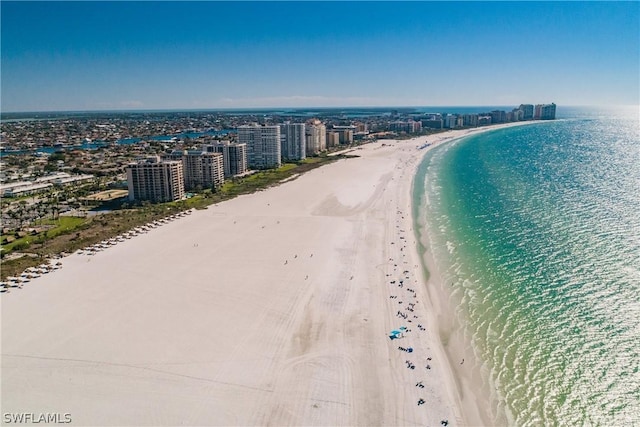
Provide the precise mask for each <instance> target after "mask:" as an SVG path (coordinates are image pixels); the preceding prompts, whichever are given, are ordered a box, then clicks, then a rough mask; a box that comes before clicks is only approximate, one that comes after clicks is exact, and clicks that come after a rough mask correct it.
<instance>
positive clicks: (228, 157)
mask: <svg viewBox="0 0 640 427" xmlns="http://www.w3.org/2000/svg"><path fill="white" fill-rule="evenodd" d="M204 150H205V151H207V152H209V153H220V154H222V163H223V165H224V177H225V178H229V177H232V176H236V175H242V174H243V173H245V172H246V171H247V144H231V143H230V142H229V141H223V142H220V143H218V144H213V145H206V146H205V147H204Z"/></svg>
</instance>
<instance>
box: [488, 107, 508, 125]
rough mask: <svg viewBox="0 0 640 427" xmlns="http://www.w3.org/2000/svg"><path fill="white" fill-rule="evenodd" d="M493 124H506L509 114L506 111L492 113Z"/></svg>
mask: <svg viewBox="0 0 640 427" xmlns="http://www.w3.org/2000/svg"><path fill="white" fill-rule="evenodd" d="M489 114H490V115H491V123H504V122H506V121H507V112H506V111H504V110H493V111H492V112H491V113H489Z"/></svg>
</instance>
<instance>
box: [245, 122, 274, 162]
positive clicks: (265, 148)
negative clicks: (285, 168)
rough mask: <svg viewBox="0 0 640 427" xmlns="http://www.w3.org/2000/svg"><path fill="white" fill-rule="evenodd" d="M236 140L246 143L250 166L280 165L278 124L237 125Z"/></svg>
mask: <svg viewBox="0 0 640 427" xmlns="http://www.w3.org/2000/svg"><path fill="white" fill-rule="evenodd" d="M238 141H239V142H240V143H241V144H246V145H247V163H248V166H249V167H250V168H255V169H269V168H277V167H280V165H281V164H282V163H281V156H280V126H264V125H263V126H258V125H250V126H249V125H245V126H240V127H238Z"/></svg>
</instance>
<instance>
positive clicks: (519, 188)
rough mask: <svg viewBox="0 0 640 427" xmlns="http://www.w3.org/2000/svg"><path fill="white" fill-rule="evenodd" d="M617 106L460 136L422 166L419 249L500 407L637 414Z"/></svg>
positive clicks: (517, 413)
mask: <svg viewBox="0 0 640 427" xmlns="http://www.w3.org/2000/svg"><path fill="white" fill-rule="evenodd" d="M625 113H628V111H627V112H625ZM616 114H617V115H616V116H611V113H604V114H598V113H593V112H588V113H587V112H584V111H583V112H580V111H576V112H573V113H572V114H570V117H568V118H566V119H563V120H557V121H553V122H544V123H539V124H529V125H526V126H520V127H514V128H507V129H501V130H496V131H491V132H487V133H483V134H479V135H475V136H472V137H467V138H464V139H461V140H459V141H456V142H452V143H449V144H446V145H444V146H441V147H438V148H436V149H434V150H432V151H430V152H429V153H427V154H426V156H425V159H424V161H423V164H422V165H421V167H420V172H419V173H418V175H417V180H416V184H417V185H416V190H417V191H416V194H418V197H419V198H420V200H419V202H418V206H419V207H420V209H419V212H420V215H423V217H422V218H419V219H420V220H422V221H424V222H425V223H426V227H425V230H423V233H426V234H427V236H425V237H427V241H428V242H429V243H428V250H429V251H430V252H431V255H432V256H433V258H434V262H435V268H436V269H437V270H438V273H439V275H440V276H441V277H442V279H443V280H444V281H445V282H446V283H447V284H450V285H451V287H450V292H451V295H452V297H451V298H450V299H449V301H450V304H451V305H452V306H451V307H448V309H450V311H451V312H455V313H458V320H459V321H460V323H461V324H462V325H463V328H464V331H462V332H463V333H464V334H465V335H466V336H468V337H470V339H471V340H472V344H473V348H474V349H475V352H476V357H477V358H478V359H480V360H481V362H482V363H483V366H485V367H487V368H488V375H487V378H486V381H485V382H486V384H485V386H486V387H487V390H491V391H492V392H493V395H494V396H495V398H494V399H493V400H494V401H493V402H492V406H493V408H492V411H493V413H494V415H495V416H496V420H502V421H504V420H506V422H507V423H509V424H512V425H519V426H524V425H542V424H544V425H600V424H611V425H630V424H638V423H640V373H639V367H640V339H639V336H640V138H639V134H638V132H639V131H638V129H639V123H638V115H637V110H635V114H633V112H631V114H619V112H617V113H616ZM422 184H424V187H422V186H421V185H422ZM420 190H422V191H420ZM494 390H495V392H494Z"/></svg>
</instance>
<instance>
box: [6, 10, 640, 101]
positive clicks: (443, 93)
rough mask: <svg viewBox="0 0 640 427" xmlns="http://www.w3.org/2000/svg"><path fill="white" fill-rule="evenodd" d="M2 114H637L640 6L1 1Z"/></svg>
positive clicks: (639, 88)
mask: <svg viewBox="0 0 640 427" xmlns="http://www.w3.org/2000/svg"><path fill="white" fill-rule="evenodd" d="M0 7H1V8H2V81H1V83H2V112H21V111H85V110H86V111H89V110H147V109H148V110H155V109H166V110H170V109H233V108H239V109H242V108H279V107H282V108H305V107H320V108H322V107H363V106H370V107H377V106H379V107H382V106H398V107H400V106H426V105H442V106H453V105H509V104H518V103H519V102H520V101H521V100H522V99H529V100H531V102H532V103H541V102H546V101H548V100H553V101H554V102H556V103H557V104H563V105H596V104H599V105H629V104H632V105H637V104H638V103H639V102H638V93H639V90H640V87H639V82H638V77H637V76H638V71H639V68H640V67H639V58H638V56H639V55H638V51H639V44H640V43H639V39H638V34H639V26H640V25H639V12H638V8H637V3H635V2H607V3H600V2H586V3H583V2H570V3H537V2H521V3H504V2H496V3H481V2H468V3H458V2H444V3H430V2H424V3H423V2H401V3H388V2H329V3H316V2H283V3H273V2H257V3H254V2H240V3H226V2H195V3H176V2H136V3H132V2H51V3H38V2H4V1H3V2H2V3H1V6H0Z"/></svg>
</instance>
